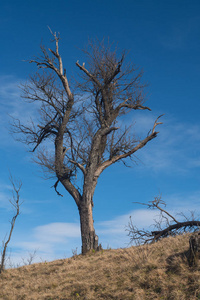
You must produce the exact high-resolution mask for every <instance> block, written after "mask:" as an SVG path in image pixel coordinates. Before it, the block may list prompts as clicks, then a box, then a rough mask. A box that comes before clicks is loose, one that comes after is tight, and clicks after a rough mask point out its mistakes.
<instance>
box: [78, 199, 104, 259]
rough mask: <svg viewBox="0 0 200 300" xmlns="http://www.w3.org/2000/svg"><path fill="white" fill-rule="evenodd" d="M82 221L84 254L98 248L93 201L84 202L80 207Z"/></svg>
mask: <svg viewBox="0 0 200 300" xmlns="http://www.w3.org/2000/svg"><path fill="white" fill-rule="evenodd" d="M79 214H80V223H81V239H82V254H86V253H87V252H88V251H90V250H92V249H94V250H98V239H99V238H98V236H97V235H96V234H95V230H94V224H93V223H94V220H93V215H92V203H91V201H90V202H84V203H82V205H81V206H80V208H79Z"/></svg>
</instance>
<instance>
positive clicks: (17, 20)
mask: <svg viewBox="0 0 200 300" xmlns="http://www.w3.org/2000/svg"><path fill="white" fill-rule="evenodd" d="M47 26H50V27H51V29H52V30H53V31H57V32H60V34H61V41H60V52H61V55H62V57H63V61H64V64H65V67H66V69H67V74H68V77H69V76H70V75H71V74H74V73H75V72H76V71H77V70H76V68H77V67H76V66H75V62H76V61H77V60H80V61H82V59H83V54H82V53H81V51H80V49H82V48H83V47H84V46H86V45H87V41H88V38H98V39H100V40H101V39H102V38H104V37H105V38H107V37H109V38H110V40H111V41H114V42H116V43H118V48H119V49H121V50H123V49H127V50H128V51H129V55H128V59H129V60H130V61H131V62H133V63H135V64H136V65H138V66H140V67H141V68H142V69H143V70H144V81H145V82H148V83H149V86H148V88H147V90H146V92H147V102H146V104H147V105H148V106H149V107H151V109H152V112H142V111H140V112H135V113H133V114H131V116H130V118H131V121H132V122H136V125H135V128H136V129H135V130H136V132H137V133H138V135H139V136H145V135H146V134H147V132H148V131H149V129H150V128H152V125H153V123H154V120H155V119H156V118H157V116H159V115H160V114H163V113H164V114H165V115H164V117H163V120H162V121H163V122H164V124H163V125H162V126H160V127H159V131H160V134H159V136H158V137H157V138H156V139H154V140H153V141H151V142H150V143H149V144H148V145H147V146H146V147H145V148H143V149H142V150H141V151H140V152H138V153H137V155H136V158H135V161H136V163H135V164H134V165H133V167H132V168H131V169H130V168H125V167H124V166H123V165H120V164H116V165H114V166H112V167H110V168H109V169H107V170H106V171H105V172H104V173H103V174H102V176H101V177H100V179H99V182H98V186H97V188H96V192H95V195H94V221H95V223H94V225H95V228H96V233H97V234H98V235H99V239H100V242H102V244H103V247H104V248H107V246H110V247H112V248H117V247H125V246H126V245H127V243H128V242H129V239H128V237H127V232H125V225H127V224H128V220H129V216H130V215H131V216H132V220H133V222H134V224H136V225H137V226H138V227H143V226H149V225H150V224H152V223H153V218H154V215H155V214H156V213H155V212H152V211H148V210H145V207H141V206H139V205H135V204H133V203H132V202H134V201H141V202H148V201H151V200H153V198H154V196H156V195H158V194H160V193H162V198H163V200H165V201H166V203H167V206H168V208H169V210H170V211H171V212H173V213H177V212H179V211H183V212H185V213H187V211H188V210H195V211H196V214H197V215H198V214H199V213H200V209H199V199H200V184H199V183H200V150H199V149H200V119H199V113H200V84H199V82H200V71H199V66H200V55H199V53H200V2H199V1H196V0H193V1H186V0H176V1H171V0H168V1H160V0H152V1H147V0H140V1H139V0H138V1H136V0H124V1H119V0H115V1H111V0H106V1H105V0H102V1H99V0H92V1H90V0H85V1H80V0H74V1H68V0H65V1H61V0H57V1H56V2H55V1H44V0H40V1H38V0H34V1H32V0H31V1H24V0H23V1H19V0H18V1H13V0H12V1H6V2H3V1H1V3H0V29H1V30H0V35H1V47H0V61H1V63H0V65H1V68H0V107H1V109H0V126H1V133H0V134H1V139H0V158H1V168H0V228H1V231H0V240H3V238H4V235H5V233H6V232H8V230H9V225H10V224H9V220H10V219H11V217H12V214H13V211H12V209H11V208H10V205H9V202H8V199H9V198H10V197H11V186H10V182H9V179H8V178H9V170H10V171H11V172H12V174H13V176H14V177H16V178H20V179H21V181H22V182H23V187H22V190H21V199H22V200H23V201H24V203H23V205H22V206H21V215H20V216H19V218H18V220H17V223H16V227H15V230H14V234H13V239H12V242H11V243H10V249H11V258H12V259H13V261H14V262H19V261H20V260H21V258H22V257H23V258H26V257H27V255H28V253H30V252H33V251H34V250H37V255H36V258H35V261H41V260H52V259H56V258H61V257H65V256H66V257H68V256H71V254H72V249H75V248H76V247H78V252H80V246H81V241H80V231H79V215H78V211H77V208H76V206H75V204H74V201H73V200H72V198H71V197H70V196H69V195H68V194H67V193H66V192H65V191H64V190H62V188H61V187H60V191H61V192H62V193H63V195H64V197H63V198H61V197H58V196H57V195H56V193H55V192H54V190H53V189H52V188H51V186H52V185H53V184H54V181H51V180H50V181H49V180H44V179H43V178H42V173H41V170H40V169H39V167H38V166H36V165H35V164H34V163H33V162H32V161H31V157H32V154H31V153H29V152H27V148H26V147H25V146H24V145H23V144H20V143H18V142H16V141H15V140H14V139H13V137H12V136H11V135H10V134H9V133H8V122H9V116H8V114H11V115H12V116H16V117H20V118H22V119H23V120H26V118H28V117H29V116H31V115H32V116H34V115H35V108H34V107H33V106H32V105H30V104H28V105H27V104H26V105H25V104H24V103H23V102H22V101H21V99H20V90H19V88H18V85H19V84H20V83H23V82H24V81H25V80H26V79H27V78H28V75H29V74H30V73H33V72H34V71H35V70H36V69H35V66H34V65H32V64H29V63H27V62H25V60H29V59H31V58H33V56H34V55H37V54H39V51H40V48H39V47H40V44H41V42H42V43H43V44H45V45H47V46H51V47H52V44H51V43H50V39H51V36H50V33H49V31H48V28H47Z"/></svg>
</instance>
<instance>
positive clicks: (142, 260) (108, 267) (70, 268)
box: [0, 235, 200, 300]
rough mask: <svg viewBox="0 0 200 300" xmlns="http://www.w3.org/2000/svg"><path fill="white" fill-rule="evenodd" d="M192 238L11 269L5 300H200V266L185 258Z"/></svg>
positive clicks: (0, 287)
mask: <svg viewBox="0 0 200 300" xmlns="http://www.w3.org/2000/svg"><path fill="white" fill-rule="evenodd" d="M188 240H189V236H188V235H184V236H178V237H176V238H172V237H170V238H167V239H164V240H162V241H161V242H158V243H157V244H153V245H146V246H139V247H131V248H127V249H117V250H104V251H101V252H98V253H90V254H88V255H86V256H81V255H79V256H76V257H72V258H69V259H63V260H57V261H53V262H50V263H39V264H33V265H30V266H24V267H21V268H18V269H9V270H6V271H5V272H4V273H3V274H2V275H1V277H0V299H4V300H6V299H9V300H15V299H16V300H20V299H35V300H36V299H37V300H40V299H48V300H50V299H62V300H64V299H65V300H68V299H69V300H73V299H85V300H86V299H88V300H89V299H121V300H128V299H136V300H138V299H142V300H143V299H148V300H149V299H174V300H178V299H181V300H183V299H187V300H189V299H200V267H195V268H189V267H188V266H187V260H186V258H185V256H184V253H186V252H185V251H187V249H188V246H189V243H188Z"/></svg>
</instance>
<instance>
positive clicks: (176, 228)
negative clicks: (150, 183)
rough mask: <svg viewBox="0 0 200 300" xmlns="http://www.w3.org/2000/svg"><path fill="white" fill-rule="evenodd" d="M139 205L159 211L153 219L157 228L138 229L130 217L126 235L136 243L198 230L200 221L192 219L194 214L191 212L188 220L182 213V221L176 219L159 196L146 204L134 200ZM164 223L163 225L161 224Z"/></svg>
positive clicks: (150, 241) (155, 240) (144, 242)
mask: <svg viewBox="0 0 200 300" xmlns="http://www.w3.org/2000/svg"><path fill="white" fill-rule="evenodd" d="M134 203H138V204H141V205H145V206H147V207H148V208H149V209H157V210H158V211H159V212H160V218H159V220H158V221H157V220H154V221H155V224H154V227H155V228H156V229H157V230H154V231H150V230H146V229H138V228H137V227H136V226H135V225H134V224H133V222H132V220H131V217H130V221H129V224H128V227H127V229H126V230H127V231H128V236H129V237H130V242H131V243H133V242H137V243H142V244H146V243H153V242H157V241H159V240H160V239H162V238H165V237H168V236H175V235H177V234H181V233H183V232H190V231H193V232H195V231H198V230H199V227H200V221H199V220H195V219H194V215H193V214H191V218H190V220H189V219H188V218H187V217H186V216H185V215H184V214H183V213H180V214H179V215H181V216H182V217H184V219H185V220H184V221H182V222H180V221H178V220H177V219H176V218H175V217H174V216H172V215H171V214H170V213H169V212H168V211H167V210H166V209H164V208H163V207H166V203H165V202H164V201H163V200H162V199H161V196H158V197H155V199H154V200H153V201H150V202H149V203H148V204H146V203H141V202H134ZM163 225H164V226H163Z"/></svg>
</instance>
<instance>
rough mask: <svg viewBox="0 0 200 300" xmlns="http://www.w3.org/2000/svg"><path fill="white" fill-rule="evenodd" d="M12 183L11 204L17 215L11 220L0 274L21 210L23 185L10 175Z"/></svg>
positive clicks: (3, 250) (4, 243)
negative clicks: (20, 201)
mask: <svg viewBox="0 0 200 300" xmlns="http://www.w3.org/2000/svg"><path fill="white" fill-rule="evenodd" d="M10 182H11V183H12V186H13V198H12V199H10V200H9V202H10V204H11V205H12V206H13V208H14V210H15V215H14V216H13V218H12V220H11V227H10V232H9V235H8V239H7V240H6V242H3V246H2V255H1V265H0V274H1V273H2V271H3V270H4V265H5V258H6V251H7V247H8V244H9V242H10V240H11V236H12V233H13V229H14V227H15V221H16V219H17V217H18V216H19V208H20V203H19V200H20V197H19V192H20V189H21V187H22V183H21V182H15V181H14V179H13V177H12V175H10Z"/></svg>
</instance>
